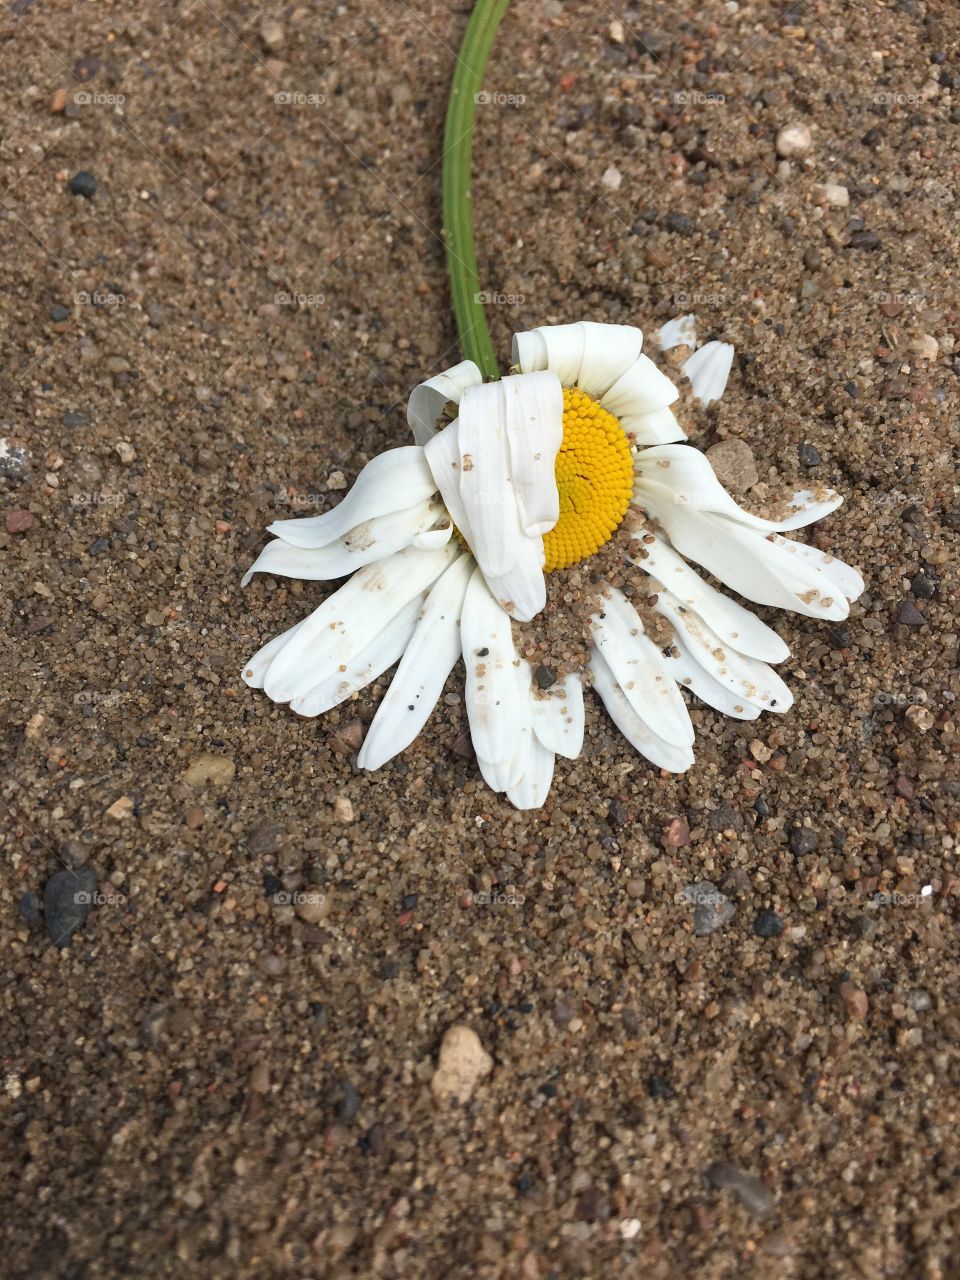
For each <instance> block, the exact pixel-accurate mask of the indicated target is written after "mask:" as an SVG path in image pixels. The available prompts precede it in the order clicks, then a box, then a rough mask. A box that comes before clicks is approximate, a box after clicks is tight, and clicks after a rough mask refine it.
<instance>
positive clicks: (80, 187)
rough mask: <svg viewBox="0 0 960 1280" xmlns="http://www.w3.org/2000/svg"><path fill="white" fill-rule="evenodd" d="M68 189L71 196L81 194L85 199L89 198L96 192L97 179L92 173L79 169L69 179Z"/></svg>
mask: <svg viewBox="0 0 960 1280" xmlns="http://www.w3.org/2000/svg"><path fill="white" fill-rule="evenodd" d="M69 190H70V194H71V195H72V196H83V198H84V199H85V200H90V199H91V198H92V197H93V196H94V195H95V194H96V190H97V180H96V178H95V177H94V176H93V174H92V173H87V171H86V169H81V170H80V172H79V173H75V174H74V175H73V177H72V178H71V179H70V183H69Z"/></svg>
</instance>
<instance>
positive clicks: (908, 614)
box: [897, 599, 927, 627]
mask: <svg viewBox="0 0 960 1280" xmlns="http://www.w3.org/2000/svg"><path fill="white" fill-rule="evenodd" d="M897 621H898V622H899V623H900V625H901V626H902V627H925V626H926V625H927V619H926V618H925V617H924V615H923V614H922V613H921V612H920V610H919V609H918V608H917V606H916V605H915V604H914V603H913V601H912V600H909V599H904V600H903V602H902V603H901V605H900V612H899V613H898V614H897Z"/></svg>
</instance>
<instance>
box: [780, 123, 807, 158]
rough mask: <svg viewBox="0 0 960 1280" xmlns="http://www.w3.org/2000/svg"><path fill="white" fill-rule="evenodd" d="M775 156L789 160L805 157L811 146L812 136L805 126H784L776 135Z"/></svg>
mask: <svg viewBox="0 0 960 1280" xmlns="http://www.w3.org/2000/svg"><path fill="white" fill-rule="evenodd" d="M776 146H777V155H778V156H783V158H784V159H785V160H789V159H791V158H792V157H794V156H805V155H806V154H807V152H808V151H809V150H810V148H811V147H812V146H813V135H812V134H811V132H810V130H809V128H808V127H807V125H805V124H788V125H785V126H784V127H783V128H782V129H781V130H780V132H779V133H778V134H777V143H776Z"/></svg>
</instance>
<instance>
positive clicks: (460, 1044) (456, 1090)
mask: <svg viewBox="0 0 960 1280" xmlns="http://www.w3.org/2000/svg"><path fill="white" fill-rule="evenodd" d="M492 1070H493V1059H492V1058H491V1057H490V1055H489V1053H487V1051H486V1049H484V1047H483V1045H482V1044H481V1043H480V1037H479V1036H478V1035H477V1033H476V1032H475V1031H474V1030H473V1028H472V1027H468V1026H466V1024H465V1023H462V1022H458V1023H455V1024H454V1026H452V1027H450V1028H449V1029H448V1031H447V1032H446V1034H445V1035H444V1037H443V1040H442V1042H441V1044H440V1053H439V1056H438V1058H437V1069H436V1071H434V1073H433V1078H432V1079H431V1081H430V1088H431V1090H432V1092H433V1096H434V1097H435V1098H436V1099H437V1101H438V1102H441V1103H447V1102H459V1103H464V1102H468V1101H469V1100H470V1098H471V1097H472V1096H473V1093H474V1090H475V1089H476V1088H477V1086H478V1085H479V1083H480V1081H481V1080H483V1079H484V1078H485V1077H486V1076H488V1075H489V1074H490V1072H491V1071H492Z"/></svg>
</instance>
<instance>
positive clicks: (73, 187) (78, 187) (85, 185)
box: [69, 126, 97, 200]
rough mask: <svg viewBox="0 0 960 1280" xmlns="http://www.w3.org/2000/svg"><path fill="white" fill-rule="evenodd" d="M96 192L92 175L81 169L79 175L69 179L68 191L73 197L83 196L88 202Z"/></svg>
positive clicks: (95, 182)
mask: <svg viewBox="0 0 960 1280" xmlns="http://www.w3.org/2000/svg"><path fill="white" fill-rule="evenodd" d="M74 127H76V126H74ZM96 190H97V180H96V178H95V177H94V176H93V174H92V173H87V171H86V169H81V170H80V172H79V173H75V174H74V175H73V177H72V178H71V179H70V182H69V191H70V194H71V195H73V196H83V197H84V199H85V200H90V199H92V198H93V196H94V195H95V193H96Z"/></svg>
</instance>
